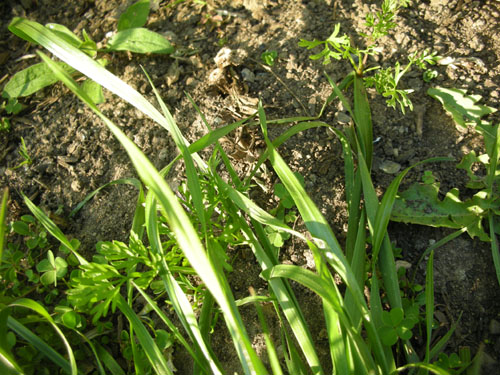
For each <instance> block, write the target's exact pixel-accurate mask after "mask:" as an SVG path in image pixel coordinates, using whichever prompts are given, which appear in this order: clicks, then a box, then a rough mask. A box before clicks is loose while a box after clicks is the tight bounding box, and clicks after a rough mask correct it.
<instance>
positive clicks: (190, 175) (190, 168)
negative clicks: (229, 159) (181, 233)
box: [142, 68, 207, 236]
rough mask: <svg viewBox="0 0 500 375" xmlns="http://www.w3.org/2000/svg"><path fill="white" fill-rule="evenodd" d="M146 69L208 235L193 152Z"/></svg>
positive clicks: (202, 225)
mask: <svg viewBox="0 0 500 375" xmlns="http://www.w3.org/2000/svg"><path fill="white" fill-rule="evenodd" d="M142 70H143V71H144V74H145V75H146V77H147V78H148V81H149V84H150V85H151V87H152V88H153V92H154V94H155V96H156V100H157V101H158V103H159V104H160V108H161V110H162V112H163V116H164V117H165V119H166V120H167V122H168V127H169V129H170V132H171V135H172V138H173V140H174V142H175V144H176V146H177V147H178V148H179V150H180V151H181V154H182V157H183V159H184V165H185V167H186V176H187V185H188V189H189V192H190V193H191V198H192V199H193V206H194V208H195V210H196V214H197V216H198V220H199V221H200V223H201V227H202V231H203V234H204V235H205V236H206V232H207V220H206V218H205V209H204V206H203V196H202V193H201V187H200V179H199V178H198V172H197V170H196V168H195V166H194V162H193V159H192V157H191V153H190V152H189V150H188V147H187V146H186V144H185V141H184V137H183V136H182V133H181V131H180V129H179V127H178V126H177V124H176V123H175V120H174V118H173V117H172V114H171V113H170V111H169V110H168V108H167V106H166V105H165V102H164V101H163V100H162V98H161V96H160V94H159V93H158V90H156V87H155V86H154V85H153V81H151V78H150V77H149V75H148V74H147V72H146V70H144V68H143V69H142ZM201 169H202V171H204V172H206V168H204V167H203V168H201Z"/></svg>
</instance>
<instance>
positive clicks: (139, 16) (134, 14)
mask: <svg viewBox="0 0 500 375" xmlns="http://www.w3.org/2000/svg"><path fill="white" fill-rule="evenodd" d="M149 1H150V0H139V1H137V2H136V3H135V4H132V5H131V6H129V7H128V8H127V10H125V12H123V13H122V15H121V16H120V19H119V20H118V26H117V30H118V31H122V30H126V29H132V28H137V27H143V26H144V25H145V24H146V22H147V21H148V16H149Z"/></svg>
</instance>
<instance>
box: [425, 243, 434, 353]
mask: <svg viewBox="0 0 500 375" xmlns="http://www.w3.org/2000/svg"><path fill="white" fill-rule="evenodd" d="M433 323H434V251H432V252H431V256H430V257H429V260H428V261H427V273H426V274H425V334H426V340H425V358H424V362H425V363H430V361H431V357H430V355H431V339H432V325H433Z"/></svg>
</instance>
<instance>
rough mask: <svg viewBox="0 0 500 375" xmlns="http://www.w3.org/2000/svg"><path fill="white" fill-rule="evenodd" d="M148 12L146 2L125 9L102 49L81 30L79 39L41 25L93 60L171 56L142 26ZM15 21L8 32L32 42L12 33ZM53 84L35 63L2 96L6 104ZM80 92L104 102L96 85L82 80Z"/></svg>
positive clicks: (166, 46)
mask: <svg viewBox="0 0 500 375" xmlns="http://www.w3.org/2000/svg"><path fill="white" fill-rule="evenodd" d="M149 10H150V1H149V0H139V1H137V2H136V3H134V4H132V5H131V6H130V7H128V8H127V9H126V10H125V12H124V13H123V14H122V15H121V16H120V18H119V20H118V24H117V32H116V33H115V34H114V35H113V36H111V38H110V39H109V40H108V41H107V42H106V46H105V48H103V49H98V48H97V43H96V42H95V41H93V40H92V39H91V38H90V36H89V35H88V34H87V32H86V31H85V30H82V37H83V40H82V39H81V38H80V37H79V36H77V35H76V34H75V33H73V32H72V31H71V30H69V29H68V28H67V27H66V26H63V25H59V24H54V23H49V24H47V25H45V28H46V30H47V31H49V32H50V33H53V34H55V35H57V37H59V38H61V39H63V40H65V41H67V42H68V43H69V44H70V45H71V46H73V47H75V48H78V49H79V50H81V51H82V52H84V53H85V54H87V55H89V56H90V57H92V58H94V59H95V58H96V57H97V54H98V53H99V52H114V51H129V52H134V53H159V54H170V53H172V52H173V51H174V48H173V47H172V45H171V44H170V42H169V41H168V40H167V39H166V38H165V37H164V36H162V35H160V34H158V33H155V32H153V31H151V30H148V29H146V28H144V27H143V26H144V25H145V24H146V23H147V19H148V16H149ZM21 21H22V20H21ZM18 22H20V19H19V18H14V20H13V21H12V23H11V25H10V26H9V30H10V31H11V32H12V33H14V34H16V35H17V36H19V37H20V38H23V39H26V40H27V41H29V42H33V40H32V39H31V38H28V37H26V35H25V34H24V33H18V32H17V31H16V29H15V25H16V23H18ZM96 61H98V62H99V63H100V64H101V65H102V66H106V65H107V64H108V61H107V60H106V59H97V60H96ZM58 64H59V66H61V67H62V68H63V69H64V70H65V71H66V72H68V73H70V74H73V75H74V74H77V73H76V71H75V70H74V69H73V68H70V67H69V66H68V65H66V64H64V63H58ZM57 81H58V79H57V78H56V77H55V75H54V74H53V73H52V71H51V70H50V69H49V68H48V67H47V65H46V64H44V63H40V64H35V65H32V66H30V67H28V68H26V69H24V70H21V71H20V72H18V73H16V74H14V76H13V77H12V78H11V79H10V80H9V82H7V84H6V85H5V87H4V90H3V93H2V96H3V97H4V98H8V99H9V102H10V101H11V100H16V99H17V98H19V97H25V96H29V95H31V94H33V93H35V92H37V91H39V90H41V89H43V88H45V87H47V86H50V85H52V84H54V83H56V82H57ZM82 89H83V90H84V91H85V92H86V94H87V95H89V97H90V98H91V99H92V100H93V101H94V103H96V104H100V103H103V102H104V96H103V94H102V87H101V86H100V85H99V84H97V83H96V82H93V81H90V80H85V81H84V83H83V85H82Z"/></svg>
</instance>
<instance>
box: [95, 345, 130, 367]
mask: <svg viewBox="0 0 500 375" xmlns="http://www.w3.org/2000/svg"><path fill="white" fill-rule="evenodd" d="M94 346H95V351H96V353H97V355H98V356H99V358H100V359H101V361H102V363H104V366H106V368H107V369H108V370H109V371H110V372H111V374H112V375H125V371H123V369H122V368H121V367H120V365H119V364H118V363H117V362H116V361H115V359H114V358H113V356H112V355H111V354H110V353H109V352H108V351H107V350H106V349H104V348H103V347H102V346H101V345H100V344H99V343H98V342H95V343H94Z"/></svg>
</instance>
